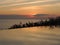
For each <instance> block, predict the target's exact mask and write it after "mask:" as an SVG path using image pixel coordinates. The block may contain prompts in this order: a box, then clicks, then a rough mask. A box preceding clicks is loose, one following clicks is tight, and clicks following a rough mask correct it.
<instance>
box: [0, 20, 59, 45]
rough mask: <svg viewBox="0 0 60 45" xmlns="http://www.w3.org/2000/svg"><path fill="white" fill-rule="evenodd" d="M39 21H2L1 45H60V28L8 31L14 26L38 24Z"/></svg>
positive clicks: (0, 29)
mask: <svg viewBox="0 0 60 45" xmlns="http://www.w3.org/2000/svg"><path fill="white" fill-rule="evenodd" d="M37 21H40V20H38V19H0V45H60V27H54V28H51V27H48V26H47V27H45V26H39V27H28V28H18V29H8V28H9V27H11V26H12V25H14V24H20V22H22V23H26V22H37Z"/></svg>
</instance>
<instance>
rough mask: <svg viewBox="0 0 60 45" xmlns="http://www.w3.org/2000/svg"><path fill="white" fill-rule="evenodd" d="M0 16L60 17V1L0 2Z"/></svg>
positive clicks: (26, 0)
mask: <svg viewBox="0 0 60 45" xmlns="http://www.w3.org/2000/svg"><path fill="white" fill-rule="evenodd" d="M0 14H19V15H21V14H22V15H35V14H55V15H60V0H0Z"/></svg>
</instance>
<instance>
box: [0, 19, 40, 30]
mask: <svg viewBox="0 0 60 45" xmlns="http://www.w3.org/2000/svg"><path fill="white" fill-rule="evenodd" d="M29 21H30V22H35V21H39V20H36V19H33V20H32V19H0V29H2V30H3V29H8V28H9V27H11V26H12V25H14V24H19V23H20V22H22V23H26V22H29Z"/></svg>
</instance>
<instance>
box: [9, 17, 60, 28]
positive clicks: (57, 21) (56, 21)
mask: <svg viewBox="0 0 60 45" xmlns="http://www.w3.org/2000/svg"><path fill="white" fill-rule="evenodd" d="M34 26H50V27H51V26H55V27H57V26H59V27H60V17H56V18H49V19H46V20H45V21H43V20H41V21H38V22H34V23H33V22H28V23H25V24H22V23H20V24H19V25H17V24H14V25H13V26H11V27H10V28H9V29H15V28H25V27H34Z"/></svg>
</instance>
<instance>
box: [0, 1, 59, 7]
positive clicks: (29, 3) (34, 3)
mask: <svg viewBox="0 0 60 45" xmlns="http://www.w3.org/2000/svg"><path fill="white" fill-rule="evenodd" d="M12 2H13V1H10V3H9V2H8V1H7V2H6V3H0V8H5V7H14V6H30V5H33V6H34V5H48V4H58V3H60V0H55V1H54V0H52V1H25V2H23V1H14V2H13V3H12Z"/></svg>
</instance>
